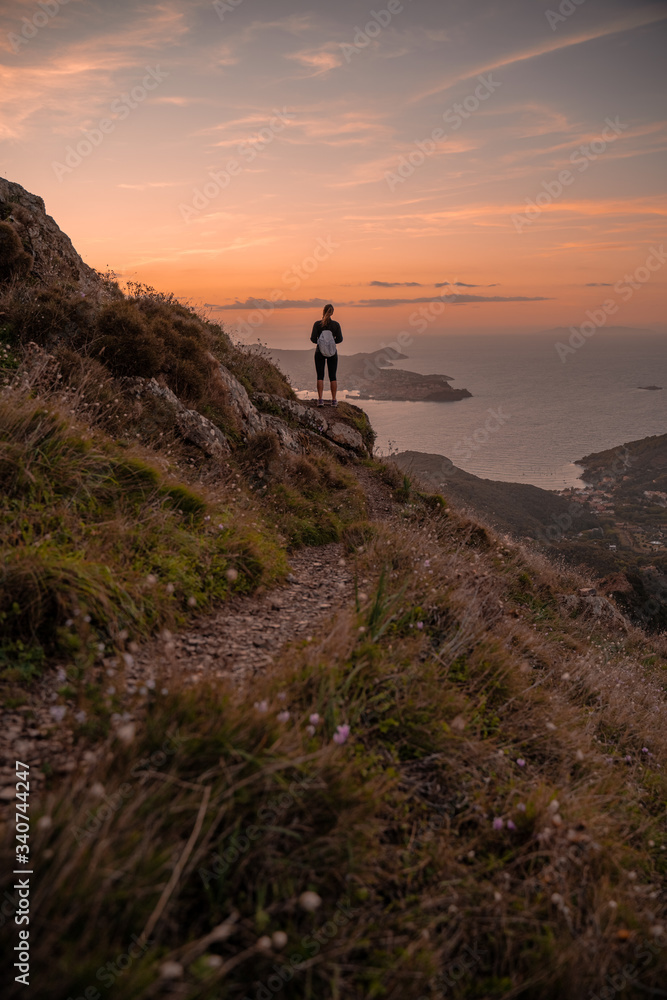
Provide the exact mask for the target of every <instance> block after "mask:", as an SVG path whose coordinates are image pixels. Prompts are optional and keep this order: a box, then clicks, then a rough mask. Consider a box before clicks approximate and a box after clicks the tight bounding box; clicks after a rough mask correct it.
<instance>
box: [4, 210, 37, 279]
mask: <svg viewBox="0 0 667 1000" xmlns="http://www.w3.org/2000/svg"><path fill="white" fill-rule="evenodd" d="M32 265H33V258H32V257H31V255H30V254H29V253H26V251H25V250H24V249H23V244H22V243H21V239H20V237H19V235H18V233H17V232H16V230H15V229H14V227H13V226H12V225H11V224H10V223H9V222H0V282H2V281H10V280H11V279H12V278H24V277H25V276H26V275H27V274H28V272H29V271H30V270H31V268H32Z"/></svg>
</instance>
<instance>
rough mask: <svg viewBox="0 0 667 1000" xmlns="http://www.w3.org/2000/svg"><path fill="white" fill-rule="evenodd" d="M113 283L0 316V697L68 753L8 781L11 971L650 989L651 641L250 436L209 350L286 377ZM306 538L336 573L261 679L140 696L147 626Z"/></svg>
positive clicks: (573, 595) (44, 988)
mask: <svg viewBox="0 0 667 1000" xmlns="http://www.w3.org/2000/svg"><path fill="white" fill-rule="evenodd" d="M132 292H133V294H132V295H130V296H129V297H127V296H126V297H123V296H121V295H120V293H119V292H118V291H117V290H114V289H113V287H111V288H110V291H109V298H108V299H107V300H106V301H104V300H100V301H96V302H89V301H87V300H81V297H80V296H79V301H77V299H76V293H75V291H74V290H73V291H72V292H71V293H70V292H59V291H51V292H46V291H44V292H41V293H39V294H38V295H37V294H36V293H35V290H34V289H32V290H30V289H29V288H28V287H27V286H25V285H14V286H10V287H9V289H8V290H7V292H6V296H5V299H4V302H3V305H2V310H1V311H2V312H3V317H2V322H3V335H4V342H5V343H6V345H7V347H6V357H5V362H4V368H5V370H4V373H3V378H4V380H5V383H6V384H5V388H4V391H3V394H2V397H1V398H0V477H1V478H2V487H3V496H2V535H1V537H0V544H2V548H3V552H2V555H3V560H2V563H3V569H2V576H1V577H0V613H1V614H2V623H3V640H2V641H3V647H2V650H3V652H2V656H3V658H4V663H3V674H2V687H3V693H4V696H5V700H6V702H7V703H8V707H9V708H10V709H11V711H12V712H14V713H25V714H26V715H27V716H28V717H30V715H31V713H33V712H35V711H36V709H35V705H36V702H37V699H38V698H39V697H40V696H41V695H40V693H41V692H42V691H44V690H47V689H49V690H54V691H55V693H56V696H57V698H58V699H59V701H58V703H59V704H63V705H67V706H69V707H70V708H71V709H72V711H68V714H67V717H66V718H65V719H62V718H61V719H60V720H59V721H58V720H54V723H53V729H54V730H56V732H57V731H58V727H60V730H61V732H62V733H63V736H62V738H63V739H64V738H65V735H64V733H65V730H67V732H68V733H69V735H70V737H71V740H72V748H73V749H72V754H73V756H74V757H75V759H76V766H75V767H73V769H72V771H71V773H70V774H69V775H67V776H61V777H56V776H49V775H48V774H47V775H46V780H45V781H44V783H43V784H42V785H38V791H37V792H36V793H35V794H34V796H33V800H32V801H33V806H32V812H31V853H32V857H33V858H34V865H35V876H34V879H33V884H32V910H31V923H30V942H31V962H32V970H33V972H32V980H31V986H30V992H31V994H32V995H34V996H39V997H40V1000H41V998H44V1000H67V998H69V997H72V998H74V997H81V996H85V997H88V998H93V997H95V1000H99V998H101V997H104V998H105V1000H106V998H115V997H117V998H123V1000H148V998H153V997H164V998H167V997H176V996H178V997H182V998H187V1000H195V998H211V1000H213V998H229V1000H242V998H245V997H247V998H258V1000H259V998H264V1000H266V998H269V997H272V996H274V995H277V996H282V997H285V998H295V1000H296V998H312V1000H329V998H331V1000H334V998H336V1000H338V998H351V1000H366V998H371V997H384V998H387V1000H399V998H400V1000H404V998H407V1000H421V998H424V1000H427V998H429V1000H430V998H440V997H443V996H445V995H446V996H453V997H460V998H464V997H465V998H469V1000H472V998H476V1000H503V998H504V1000H510V998H515V997H522V998H525V1000H542V998H544V1000H560V998H562V997H568V998H572V1000H584V998H587V1000H590V998H591V996H592V993H594V992H597V995H599V996H602V995H604V994H601V993H600V991H601V990H603V989H604V988H606V987H607V986H608V983H609V977H611V980H612V981H613V982H621V980H622V985H621V986H619V987H618V989H619V990H621V989H622V990H623V996H624V997H627V998H631V997H645V996H647V995H651V996H659V995H661V994H660V990H661V988H664V982H665V977H666V972H667V961H666V960H665V953H666V952H665V947H664V946H665V943H667V939H666V937H665V920H666V918H667V912H666V908H665V896H664V888H665V874H666V871H667V860H666V859H667V850H666V848H667V831H666V830H665V801H666V794H667V787H666V783H665V770H664V769H665V764H666V760H667V755H666V753H665V751H666V750H667V735H666V734H667V724H666V723H667V700H666V696H665V676H666V674H665V669H666V667H667V647H666V646H665V643H664V640H662V639H661V638H654V639H652V640H650V641H649V640H648V639H647V638H646V636H645V635H644V634H643V633H641V632H640V631H638V630H636V629H634V628H632V627H631V626H629V625H628V624H627V623H626V622H625V621H624V620H623V619H622V618H621V617H620V616H619V615H618V613H617V611H616V609H615V608H614V606H613V605H612V604H610V603H609V602H606V601H604V600H601V599H594V598H589V597H586V596H582V595H581V594H580V590H581V589H582V588H584V587H585V586H586V585H587V583H588V581H587V580H586V579H585V578H583V577H581V576H579V575H578V574H576V573H575V572H566V573H564V572H562V571H561V570H559V569H557V568H555V567H554V566H553V565H552V564H550V563H549V562H548V561H547V560H546V559H544V558H543V557H542V556H540V555H538V554H536V553H533V552H530V551H529V550H526V549H524V548H522V547H521V546H520V545H518V544H517V545H515V544H506V543H505V542H504V541H502V540H500V539H499V538H498V537H497V536H495V535H494V534H493V533H492V532H491V531H490V530H488V529H486V528H484V527H482V526H481V525H480V524H478V523H477V522H476V521H475V520H474V519H470V518H469V517H467V516H465V515H463V514H461V513H459V512H457V510H456V509H455V508H448V507H447V505H446V504H445V502H444V501H443V500H442V498H441V497H439V496H437V495H430V494H427V493H422V492H420V491H419V490H417V489H416V488H415V486H414V485H413V484H412V483H411V481H410V479H409V478H408V477H406V476H404V475H403V474H402V473H399V471H398V470H397V469H396V468H394V467H391V466H387V465H383V464H381V463H378V462H375V461H373V460H368V459H367V460H365V461H363V462H362V461H356V460H354V459H352V458H350V457H349V456H348V457H345V456H344V455H340V456H339V455H338V453H337V452H336V453H332V452H331V450H328V451H327V449H326V448H324V447H323V446H322V447H320V446H319V445H317V446H315V445H313V447H312V449H311V450H310V451H309V453H307V454H296V453H291V452H289V451H287V450H286V449H285V448H283V447H281V445H280V444H279V440H278V438H277V437H276V436H275V435H273V434H270V433H267V432H263V433H261V434H256V435H248V434H247V433H246V432H245V431H244V429H243V428H242V427H241V426H240V425H239V423H238V414H237V413H236V412H235V410H234V408H233V407H232V405H231V402H230V398H229V396H228V395H227V394H226V393H225V391H224V387H223V386H221V384H220V383H219V381H218V380H217V377H216V373H215V365H214V364H213V362H211V361H210V357H212V358H214V359H215V358H220V359H224V363H225V364H226V365H227V367H228V368H229V369H230V370H232V371H233V372H234V373H235V374H236V375H237V376H238V378H239V379H240V380H241V381H242V382H243V384H244V385H245V387H246V388H247V389H248V391H249V392H250V394H251V396H252V395H253V394H255V393H258V394H259V393H266V392H269V393H270V394H273V395H278V396H282V398H284V399H287V398H289V397H290V394H291V390H290V388H289V385H288V384H287V383H286V382H285V381H284V379H282V377H281V376H280V374H279V372H277V370H276V369H274V368H273V367H272V366H271V365H270V363H269V362H267V361H266V360H260V359H257V358H255V357H253V356H252V355H250V354H248V353H247V352H245V351H244V350H242V349H241V348H238V347H235V346H234V345H232V344H231V342H230V341H229V340H228V338H227V337H226V335H225V334H224V331H222V330H219V328H216V327H213V326H211V325H210V324H207V323H206V322H204V321H202V320H201V319H199V318H198V317H196V316H194V315H193V314H192V313H191V312H190V311H189V310H187V309H184V307H182V306H180V305H179V304H177V303H174V302H173V300H170V299H169V298H168V297H166V298H165V297H160V296H156V295H155V294H153V293H150V292H147V291H146V290H145V289H136V288H135V289H133V290H132ZM30 342H35V343H37V344H38V345H42V351H41V352H40V351H39V350H36V349H35V348H30V347H29V346H28V345H29V344H30ZM137 344H140V345H141V350H139V349H138V348H137ZM44 349H46V353H44ZM197 352H200V353H199V354H197ZM192 358H198V359H199V362H198V364H197V365H195V366H194V367H192V366H191V365H189V364H188V363H187V362H188V361H189V360H192ZM152 373H153V374H154V373H157V374H159V375H160V378H161V379H162V381H163V382H164V383H166V384H167V385H169V386H170V387H172V388H173V390H174V391H175V392H176V393H177V395H178V396H179V397H180V398H181V399H182V400H185V401H187V402H188V404H189V405H191V406H193V407H195V408H198V409H199V411H200V412H202V413H204V414H205V415H207V416H209V417H210V419H211V420H213V421H214V423H215V424H216V426H219V427H220V428H222V429H224V431H225V434H226V435H227V436H228V438H229V440H230V441H231V442H232V447H231V451H230V453H229V455H228V456H227V457H226V458H225V459H224V461H213V460H212V459H209V458H206V457H205V456H204V455H203V453H202V452H201V451H198V450H197V449H194V448H193V447H192V446H190V445H188V444H186V443H184V442H183V441H182V440H181V439H179V438H178V437H177V436H176V435H175V434H174V433H173V429H170V427H169V425H168V421H167V417H166V416H165V414H164V413H162V412H161V411H160V408H159V406H158V405H157V404H156V407H155V409H154V410H150V409H149V408H147V407H143V408H141V409H140V410H139V409H136V410H135V409H133V408H132V406H131V405H130V404H129V403H128V402H127V400H126V399H125V397H122V396H119V395H118V392H117V386H118V383H117V381H116V380H117V379H118V377H120V376H126V375H139V374H143V375H150V374H152ZM358 419H359V418H358V417H357V416H356V415H355V414H352V415H351V416H350V420H358ZM361 484H365V485H363V487H362V485H361ZM371 494H372V496H371ZM378 497H379V498H380V499H381V500H382V501H383V503H384V500H385V499H386V501H387V502H386V505H385V506H386V507H387V508H388V507H390V506H391V503H390V501H392V502H393V513H392V512H391V511H390V513H388V514H387V515H386V519H385V520H383V521H380V520H373V517H372V509H373V504H376V506H377V504H378V503H379V501H378V499H377V498H378ZM371 501H372V502H371ZM329 542H342V543H343V544H344V546H345V552H346V559H347V561H348V562H349V563H350V564H351V565H352V566H353V568H354V575H355V579H356V586H355V593H354V595H352V599H351V600H350V601H348V603H347V604H346V605H345V607H344V610H343V611H341V612H340V613H339V614H337V615H332V617H331V619H330V621H329V623H328V626H327V627H326V628H324V629H321V630H320V631H319V632H318V633H317V634H314V635H312V636H310V637H306V638H305V639H303V640H299V641H296V640H295V641H294V642H293V643H292V644H291V646H290V648H288V649H287V650H285V651H284V654H283V656H282V658H281V659H280V661H279V662H278V663H276V665H275V667H274V669H272V670H271V671H269V672H268V673H265V674H258V675H257V676H255V677H254V678H253V679H252V681H251V683H249V684H248V685H247V686H246V687H239V686H235V687H232V686H231V685H225V684H223V683H213V682H205V681H204V682H201V683H199V684H196V685H193V684H190V683H188V681H189V678H187V677H182V678H181V679H180V680H175V679H174V678H173V676H172V679H171V681H170V683H169V685H168V686H167V685H163V684H162V683H161V682H160V663H156V664H155V672H156V680H157V683H156V684H155V685H154V687H153V688H152V689H151V690H150V691H149V692H148V693H147V694H146V695H145V696H144V697H143V699H140V698H139V697H138V696H135V695H133V694H132V693H131V692H130V691H129V690H128V689H127V687H126V685H125V683H124V679H123V667H122V663H123V660H124V657H126V656H131V654H132V650H133V649H136V648H137V646H138V644H140V643H141V641H142V639H143V637H145V636H147V635H149V634H150V633H152V632H155V631H156V630H157V629H160V628H164V627H165V626H168V627H169V628H171V629H175V628H178V627H179V626H180V625H181V624H182V623H183V622H184V621H185V620H186V618H187V616H188V615H190V614H191V613H192V612H193V611H195V610H197V611H198V612H199V611H202V610H205V609H206V608H207V607H209V606H210V607H211V608H214V607H215V608H216V609H218V610H222V611H223V612H224V604H225V601H226V600H227V599H229V598H230V597H231V596H233V597H234V599H235V600H238V599H240V598H241V597H245V598H249V597H250V598H251V597H252V594H253V593H256V592H257V591H258V590H263V589H266V588H270V587H272V586H273V585H274V583H275V582H276V581H278V580H281V579H282V578H284V577H285V575H286V573H287V572H288V564H289V557H290V553H291V552H292V551H293V550H294V548H295V547H304V546H308V545H312V544H317V545H321V544H324V543H329ZM319 572H326V568H325V569H323V570H320V571H319ZM251 607H252V605H251V604H249V605H248V608H249V610H251ZM112 656H115V657H117V658H118V661H119V663H120V666H119V668H118V669H117V671H116V676H115V678H114V688H113V691H110V689H109V686H108V685H109V682H108V677H107V672H106V664H107V662H108V661H109V658H110V657H112ZM125 662H126V663H127V660H125ZM58 669H59V670H60V671H61V674H58V677H60V680H59V681H57V682H56V681H55V677H56V671H57V670H58ZM49 685H51V687H50V688H49ZM128 710H130V711H131V712H132V714H133V718H134V719H135V720H136V722H133V723H132V724H123V721H122V713H123V712H124V711H128ZM77 712H84V713H85V720H86V721H85V722H81V723H78V722H77V723H76V724H74V721H71V720H74V719H76V714H75V713H77ZM81 718H84V716H81ZM72 727H73V728H72ZM12 764H13V762H12ZM12 819H13V816H12V815H11V814H10V815H9V816H8V822H7V823H6V825H5V830H4V833H3V839H2V846H1V853H2V858H3V871H5V872H11V870H12V865H13V864H14V847H15V841H14V830H13V828H12V823H11V821H12ZM13 884H14V877H13V876H11V875H9V877H8V878H6V879H5V881H4V882H3V886H2V891H3V892H4V891H5V890H6V892H7V894H8V895H7V896H5V897H4V899H5V901H7V900H9V913H7V908H5V909H4V910H3V911H2V917H1V918H0V924H2V926H1V927H0V933H1V934H2V938H3V943H6V945H7V947H5V948H3V974H4V976H5V981H6V982H7V984H9V985H8V987H7V990H6V993H5V995H7V996H8V997H15V996H19V995H21V996H24V995H26V993H25V988H24V987H23V986H22V985H21V984H18V983H16V982H15V981H14V978H13V977H14V972H13V970H12V961H13V959H12V958H11V957H10V956H11V955H12V948H13V946H14V944H15V943H16V930H17V928H16V926H15V925H14V923H13V922H12V920H11V919H6V918H7V917H8V916H11V908H12V905H16V899H15V898H14V890H13V888H12V886H13ZM614 988H615V987H614Z"/></svg>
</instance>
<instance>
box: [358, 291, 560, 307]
mask: <svg viewBox="0 0 667 1000" xmlns="http://www.w3.org/2000/svg"><path fill="white" fill-rule="evenodd" d="M550 301H551V299H550V298H548V297H546V296H543V295H535V296H526V295H486V296H485V295H446V294H445V295H425V296H423V297H422V298H418V299H361V300H360V301H359V302H344V303H343V305H345V306H347V307H348V308H351V307H357V308H361V309H384V308H387V307H391V306H413V305H422V304H427V303H430V302H444V303H451V304H452V305H462V304H465V303H467V302H550Z"/></svg>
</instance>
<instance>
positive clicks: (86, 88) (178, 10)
mask: <svg viewBox="0 0 667 1000" xmlns="http://www.w3.org/2000/svg"><path fill="white" fill-rule="evenodd" d="M561 7H563V5H562V4H561ZM563 9H564V10H566V11H567V10H570V9H572V13H570V14H567V15H563V14H560V15H559V14H557V13H556V15H553V14H552V16H551V17H549V16H548V11H549V10H550V8H549V6H548V4H546V3H545V4H544V5H540V4H536V3H535V2H534V0H508V2H506V3H503V4H502V5H499V4H497V3H493V2H491V0H488V2H487V0H469V2H467V3H466V4H462V3H453V2H452V3H451V4H442V3H440V2H436V0H406V2H405V3H400V2H399V0H391V3H385V2H382V0H381V3H380V4H376V5H375V6H374V7H372V8H371V7H370V6H367V5H365V4H364V3H360V2H357V0H341V2H340V3H338V4H336V5H335V6H334V5H330V6H325V5H318V6H314V5H313V6H308V5H303V4H296V5H293V4H291V3H290V4H287V3H283V2H281V0H277V2H272V3H269V0H234V2H233V3H224V2H220V0H218V2H217V4H214V3H210V2H208V0H206V2H199V0H164V2H159V3H150V2H147V3H128V2H124V0H121V2H118V3H113V4H110V3H109V4H104V5H102V4H101V3H97V2H92V0H69V2H68V3H66V4H61V3H59V2H58V0H44V3H43V4H42V6H41V7H40V5H39V4H38V3H36V2H35V3H32V2H28V0H5V2H4V3H3V5H2V14H1V15H0V16H1V25H0V44H1V45H2V46H3V49H2V51H1V52H0V79H1V84H2V85H1V87H0V104H1V106H2V107H1V115H0V139H1V141H2V164H1V169H2V172H3V174H4V175H5V176H6V177H8V178H9V179H11V180H15V181H18V182H19V183H21V184H23V185H24V186H25V187H27V188H28V189H29V190H31V191H34V192H35V193H38V194H40V195H42V197H44V199H45V201H46V205H47V210H48V211H49V212H50V214H52V215H53V216H54V217H55V219H56V221H57V222H58V223H59V225H60V226H61V228H62V229H64V230H65V231H66V232H67V233H68V234H69V235H70V236H71V237H72V239H73V241H74V244H75V246H76V247H77V249H78V250H79V251H80V252H81V253H82V255H83V257H84V259H85V260H86V261H87V262H88V263H90V264H92V265H93V266H95V267H98V268H100V269H106V267H107V266H109V267H111V268H112V269H114V270H115V271H117V272H118V273H120V274H121V275H123V276H124V277H125V278H126V279H132V280H139V281H144V282H148V283H150V284H154V285H155V286H157V287H159V288H162V289H169V290H173V291H175V292H176V293H177V294H178V295H181V296H183V297H186V298H189V299H192V300H194V301H196V302H198V303H209V304H210V310H211V314H212V315H213V316H214V317H215V318H217V319H220V320H222V321H223V322H224V323H225V324H226V325H227V326H229V327H230V328H237V329H239V331H240V332H241V333H242V334H243V335H244V337H245V339H251V340H254V339H256V338H257V337H261V339H263V340H266V341H268V342H269V343H273V344H276V345H277V344H279V343H280V344H283V345H284V346H297V345H298V343H299V338H302V337H303V331H304V329H305V330H307V329H309V327H310V325H311V324H312V321H313V319H314V318H316V317H317V315H318V313H319V303H320V302H322V301H329V300H330V301H333V302H334V303H335V304H336V305H337V317H338V318H340V320H341V322H342V323H343V326H344V329H345V330H346V331H347V332H348V334H349V333H352V334H354V336H355V337H356V338H357V339H358V342H359V343H362V342H363V341H365V340H367V339H368V338H371V339H372V338H373V337H381V338H382V339H383V340H385V341H391V340H392V338H395V337H396V335H397V334H398V333H399V332H400V331H401V330H409V331H412V332H414V333H417V334H420V333H426V332H428V333H429V334H439V333H443V332H446V331H447V330H452V329H456V330H462V329H485V330H494V329H498V330H508V329H519V330H526V331H529V330H539V329H544V328H550V327H554V326H561V325H564V326H570V325H574V326H577V327H578V326H580V325H581V323H583V322H584V321H586V319H587V310H593V311H595V310H596V309H599V308H600V307H601V306H602V304H603V303H605V302H609V301H612V302H613V304H614V305H615V306H617V307H618V308H617V309H615V311H614V320H613V321H614V323H615V324H616V325H623V326H651V327H654V328H661V329H664V324H665V318H664V303H665V285H666V276H667V268H662V265H660V266H659V267H656V268H655V269H652V270H650V269H649V270H650V273H649V270H647V271H646V274H648V277H647V278H646V279H645V280H644V277H643V276H644V273H645V272H644V271H643V270H642V268H644V267H645V262H646V260H647V259H649V258H650V255H651V251H652V248H654V247H657V248H660V246H661V241H662V240H663V239H664V235H665V225H664V222H665V214H666V212H667V199H666V197H665V177H666V176H667V172H666V170H665V148H666V145H667V144H666V139H667V130H666V128H665V107H664V91H665V88H664V72H663V57H664V51H665V41H666V38H665V36H666V34H667V32H666V30H665V29H666V27H667V7H666V5H665V4H664V3H651V2H648V3H642V2H634V3H630V2H627V0H626V2H620V0H607V2H605V4H604V5H602V4H599V3H598V4H596V3H594V2H593V0H588V2H584V3H582V4H580V5H579V6H576V7H575V5H574V4H566V5H565V6H564V7H563ZM552 10H553V11H556V12H557V11H558V10H559V7H558V5H557V4H554V5H553V8H552ZM371 11H374V14H372V13H371ZM563 171H566V172H567V173H566V174H563ZM213 176H215V178H216V179H215V180H214V179H213ZM559 176H560V179H559ZM536 199H537V201H536ZM527 210H528V212H527ZM528 213H530V214H528ZM316 251H317V252H316ZM318 258H319V259H318ZM651 259H652V260H653V261H657V260H659V251H658V256H657V257H655V256H654V257H653V258H651ZM637 269H639V271H638V270H637ZM626 275H628V276H629V277H630V278H631V279H632V281H633V282H634V284H635V285H636V287H635V288H632V287H631V286H629V285H628V284H627V282H626V279H625V276H626ZM633 276H634V277H633ZM457 282H458V283H461V284H456V283H457ZM619 282H620V284H618V283H619ZM447 283H451V284H449V285H448V284H447ZM438 286H440V287H438ZM466 286H467V287H466ZM614 286H615V287H614ZM629 292H630V293H631V294H629ZM443 293H444V294H445V296H446V299H445V301H444V303H443V302H442V300H438V296H441V295H443ZM271 298H273V300H274V303H276V305H275V306H269V305H267V304H266V303H264V305H263V306H261V309H260V311H258V310H257V309H256V308H253V305H254V302H253V300H254V299H260V300H267V299H271ZM434 299H436V300H438V301H436V302H435V305H433V306H431V305H429V302H431V301H432V300H434ZM396 300H398V301H396ZM485 300H486V301H485ZM392 302H393V303H394V304H392ZM420 310H421V311H422V312H421V314H420ZM424 310H426V312H424ZM424 324H425V325H424ZM244 331H245V333H244Z"/></svg>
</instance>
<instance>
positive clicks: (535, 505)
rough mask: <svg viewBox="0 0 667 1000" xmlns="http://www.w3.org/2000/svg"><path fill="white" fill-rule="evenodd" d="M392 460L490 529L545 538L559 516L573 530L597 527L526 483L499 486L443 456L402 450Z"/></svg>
mask: <svg viewBox="0 0 667 1000" xmlns="http://www.w3.org/2000/svg"><path fill="white" fill-rule="evenodd" d="M392 460H393V461H394V462H396V464H397V465H398V467H399V468H400V469H402V470H403V471H404V472H407V473H410V474H411V475H414V476H416V477H417V478H418V479H420V480H421V481H422V482H424V484H425V485H427V486H428V487H430V488H431V489H434V490H437V491H438V492H439V493H442V494H443V495H444V496H445V497H447V498H449V499H451V500H452V501H453V502H454V503H455V504H456V505H460V506H464V507H466V508H468V509H469V510H470V511H471V512H473V513H475V514H478V515H480V516H482V517H483V518H484V519H485V520H486V521H488V522H489V523H490V524H492V525H493V526H494V527H496V528H499V529H501V530H502V531H507V532H510V533H511V534H513V535H517V536H528V537H530V538H535V539H545V537H546V536H545V532H546V530H547V528H548V527H549V526H550V525H551V524H554V523H558V518H561V519H562V518H563V517H570V518H571V519H572V524H573V525H574V524H576V529H577V531H586V530H588V529H591V528H597V527H598V526H599V521H598V519H597V517H596V516H595V515H592V514H590V513H588V512H587V511H585V509H584V507H583V505H579V508H578V509H579V510H580V515H579V516H577V517H574V518H573V517H572V510H571V508H572V501H571V500H569V499H566V498H565V497H562V496H560V495H559V494H558V493H554V492H552V491H551V490H542V489H540V488H539V487H538V486H530V485H528V484H526V483H500V482H496V481H494V480H492V479H480V478H479V476H473V475H472V474H471V473H470V472H464V471H463V469H459V468H457V466H455V465H453V464H452V462H451V461H450V460H449V459H448V458H444V457H443V456H442V455H433V454H427V453H424V452H419V451H403V452H399V454H397V455H392Z"/></svg>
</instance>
